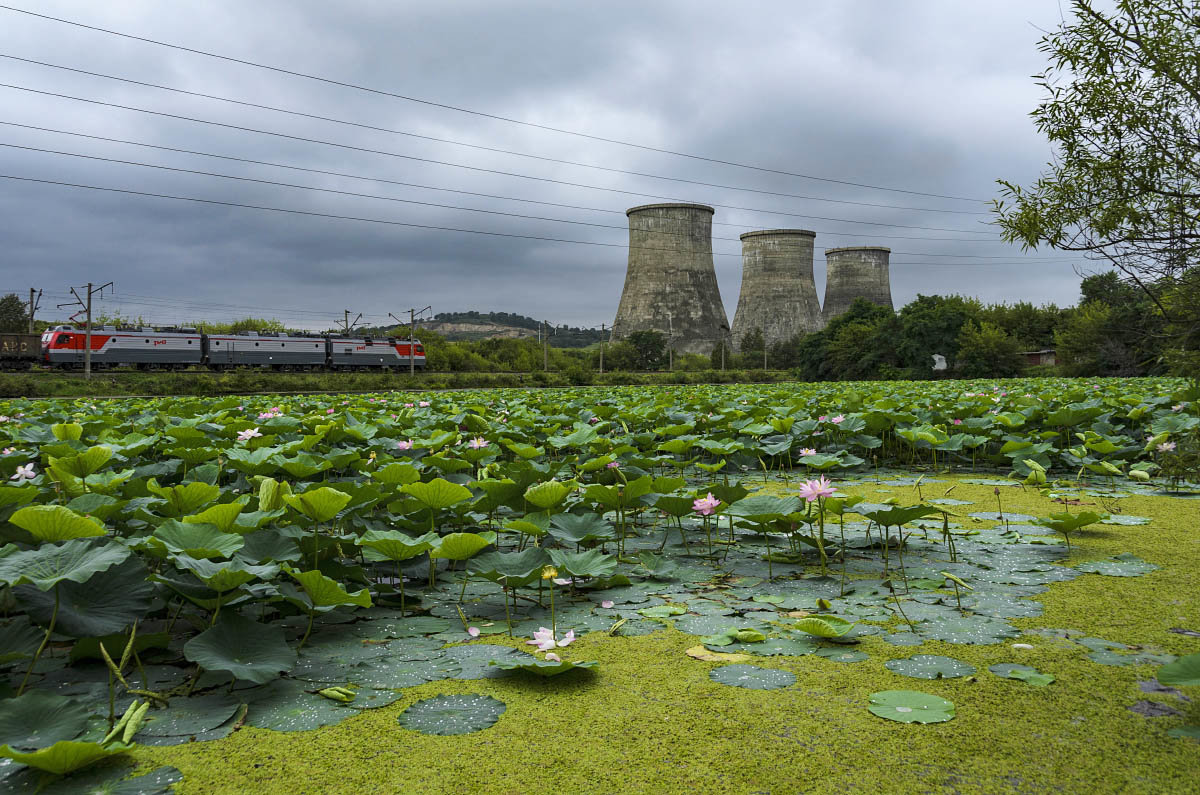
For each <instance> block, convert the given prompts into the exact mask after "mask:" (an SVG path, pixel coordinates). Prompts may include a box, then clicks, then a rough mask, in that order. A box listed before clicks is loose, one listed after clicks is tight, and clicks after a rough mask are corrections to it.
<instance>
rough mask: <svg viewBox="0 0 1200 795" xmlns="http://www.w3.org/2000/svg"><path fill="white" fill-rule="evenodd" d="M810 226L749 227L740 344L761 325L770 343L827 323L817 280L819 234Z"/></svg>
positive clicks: (737, 319)
mask: <svg viewBox="0 0 1200 795" xmlns="http://www.w3.org/2000/svg"><path fill="white" fill-rule="evenodd" d="M815 237H816V233H815V232H810V231H808V230H806V229H766V230H763V231H760V232H747V233H746V234H744V235H742V236H741V241H742V292H741V294H740V295H739V296H738V305H737V311H736V312H735V313H734V315H733V340H734V344H735V345H738V344H740V343H741V341H742V338H743V337H745V336H746V335H747V334H749V333H750V332H751V331H753V330H754V329H756V328H760V329H762V332H763V337H764V339H766V341H767V345H773V344H775V343H777V342H784V341H786V340H789V339H791V338H792V337H794V336H795V335H796V334H809V333H811V332H814V331H820V330H821V328H822V327H823V326H824V322H823V321H822V319H821V305H820V304H819V303H818V302H817V285H816V282H814V281H813V238H815Z"/></svg>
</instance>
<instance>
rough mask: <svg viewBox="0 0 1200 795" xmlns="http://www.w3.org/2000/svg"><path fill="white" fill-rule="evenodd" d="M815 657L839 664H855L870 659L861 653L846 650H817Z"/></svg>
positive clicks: (864, 653) (867, 655)
mask: <svg viewBox="0 0 1200 795" xmlns="http://www.w3.org/2000/svg"><path fill="white" fill-rule="evenodd" d="M817 656H818V657H824V658H825V659H827V660H833V661H834V662H840V663H856V662H862V661H863V660H868V659H870V655H869V654H867V653H866V652H863V651H847V650H846V649H836V648H835V649H817Z"/></svg>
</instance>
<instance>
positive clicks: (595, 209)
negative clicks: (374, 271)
mask: <svg viewBox="0 0 1200 795" xmlns="http://www.w3.org/2000/svg"><path fill="white" fill-rule="evenodd" d="M0 125H5V126H9V127H17V128H20V129H25V130H36V131H39V132H49V133H55V134H58V135H69V136H73V137H76V138H85V139H88V140H93V141H104V142H106V143H117V144H123V145H128V146H137V147H142V148H145V149H156V150H160V151H164V152H175V153H178V154H186V155H195V156H198V157H208V158H213V159H217V160H227V161H230V162H235V163H246V164H249V165H257V166H267V167H269V168H278V169H285V170H288V171H301V172H304V173H309V174H321V175H324V176H330V177H341V178H344V179H353V180H359V181H363V182H378V183H382V184H385V185H397V186H400V187H405V188H418V189H420V190H431V191H440V192H442V193H457V194H460V195H463V196H475V197H478V198H483V199H497V200H500V201H510V202H519V203H523V204H536V205H541V206H543V207H559V208H562V209H567V210H583V211H585V212H597V213H609V214H614V215H625V210H624V209H612V208H608V207H588V206H585V205H579V204H567V203H565V202H552V201H545V200H542V199H528V198H522V197H518V196H503V195H500V194H495V193H482V192H479V191H469V190H461V189H457V188H447V187H444V186H439V185H425V184H422V183H418V182H404V181H402V180H395V179H388V178H386V177H379V176H367V175H364V174H351V173H348V172H345V171H333V170H330V169H324V168H311V167H308V166H297V165H294V164H290V163H276V162H272V161H270V160H256V159H254V158H248V157H237V156H234V155H227V154H218V153H215V152H202V151H199V150H196V149H184V148H181V147H176V146H166V145H164V144H152V143H148V142H146V141H132V140H129V139H127V138H113V137H110V136H106V135H95V134H91V133H83V132H79V131H76V130H63V129H58V128H55V127H43V126H40V125H36V124H22V123H20V122H15V121H8V120H4V119H0ZM643 195H644V196H645V197H646V198H665V197H654V196H650V195H648V194H643ZM712 206H713V207H716V208H721V209H733V210H739V211H746V212H758V213H764V214H771V215H790V216H794V217H801V218H807V217H808V216H804V215H802V214H800V213H787V212H782V211H778V210H767V209H750V208H742V207H730V206H728V205H722V204H713V205H712ZM712 223H713V226H733V227H738V228H740V229H746V228H748V227H747V225H746V224H744V223H741V224H735V223H730V222H727V221H713V222H712ZM813 231H815V232H816V233H817V234H819V235H829V236H840V237H862V235H861V234H860V233H858V232H831V231H828V230H819V229H818V230H813ZM969 233H970V234H987V233H985V232H978V231H974V230H972V231H970V232H969ZM871 237H872V238H890V239H895V240H933V241H945V242H954V241H957V242H968V243H989V244H991V243H1004V244H1006V245H1009V244H1008V243H1007V241H1005V240H1003V239H1001V238H1000V236H999V233H996V236H995V239H992V240H983V239H979V238H962V237H930V236H928V235H916V236H913V235H890V234H887V235H885V234H879V233H872V235H871Z"/></svg>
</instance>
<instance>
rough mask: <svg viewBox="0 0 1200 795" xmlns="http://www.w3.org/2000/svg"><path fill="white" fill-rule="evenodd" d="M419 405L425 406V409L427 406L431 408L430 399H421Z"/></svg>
mask: <svg viewBox="0 0 1200 795" xmlns="http://www.w3.org/2000/svg"><path fill="white" fill-rule="evenodd" d="M417 405H418V406H419V407H421V408H423V409H427V408H429V401H428V400H422V401H421V402H420V403H418V404H417Z"/></svg>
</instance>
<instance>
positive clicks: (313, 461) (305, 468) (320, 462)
mask: <svg viewBox="0 0 1200 795" xmlns="http://www.w3.org/2000/svg"><path fill="white" fill-rule="evenodd" d="M271 461H272V462H274V463H276V464H278V465H279V466H280V467H282V468H283V470H284V471H285V472H287V473H288V474H289V475H291V476H292V477H294V478H310V477H312V476H313V475H315V474H317V473H318V472H324V471H325V470H327V469H333V462H332V461H331V460H329V459H328V458H318V457H317V456H315V455H309V454H308V453H297V454H296V455H295V456H293V457H291V458H285V457H283V456H275V457H274V458H272V459H271Z"/></svg>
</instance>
